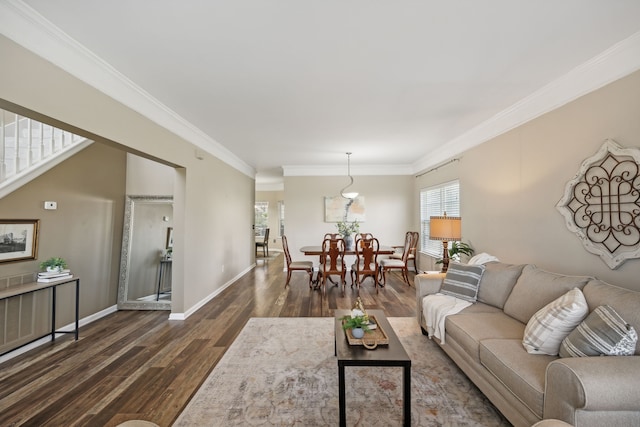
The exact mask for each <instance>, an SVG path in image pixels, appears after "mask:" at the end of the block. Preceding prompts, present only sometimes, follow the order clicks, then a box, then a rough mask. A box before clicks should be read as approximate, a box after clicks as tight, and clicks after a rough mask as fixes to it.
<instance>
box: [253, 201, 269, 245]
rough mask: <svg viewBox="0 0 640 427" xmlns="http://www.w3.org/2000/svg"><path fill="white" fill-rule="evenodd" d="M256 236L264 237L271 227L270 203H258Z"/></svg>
mask: <svg viewBox="0 0 640 427" xmlns="http://www.w3.org/2000/svg"><path fill="white" fill-rule="evenodd" d="M255 209H256V219H255V235H256V236H261V237H262V236H264V231H265V230H266V229H267V227H269V202H256V204H255Z"/></svg>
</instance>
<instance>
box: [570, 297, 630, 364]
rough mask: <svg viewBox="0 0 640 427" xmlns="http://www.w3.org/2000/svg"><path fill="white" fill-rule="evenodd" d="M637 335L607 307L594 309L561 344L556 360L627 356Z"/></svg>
mask: <svg viewBox="0 0 640 427" xmlns="http://www.w3.org/2000/svg"><path fill="white" fill-rule="evenodd" d="M637 342H638V334H637V333H636V330H635V329H634V328H633V326H631V325H629V324H628V323H627V322H625V321H624V319H623V318H622V317H620V315H619V314H618V313H617V312H616V311H615V310H614V309H613V307H611V306H608V305H601V306H599V307H596V309H595V310H593V312H591V314H590V315H589V316H588V317H587V318H586V319H584V321H583V322H582V323H581V324H580V325H578V327H577V328H576V329H574V330H573V332H571V333H570V334H569V336H567V338H565V339H564V340H563V341H562V345H561V346H560V357H585V356H631V355H633V353H634V352H635V349H636V343H637Z"/></svg>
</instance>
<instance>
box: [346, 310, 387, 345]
mask: <svg viewBox="0 0 640 427" xmlns="http://www.w3.org/2000/svg"><path fill="white" fill-rule="evenodd" d="M369 322H373V323H374V324H375V325H376V327H375V329H372V330H371V331H369V332H365V333H364V337H362V338H354V337H353V334H352V332H351V329H345V330H344V332H345V335H346V336H347V342H348V343H349V344H350V345H363V346H365V347H366V348H369V349H372V348H376V346H378V345H385V344H389V337H388V336H387V334H386V332H385V331H384V329H382V325H380V323H378V320H377V319H376V317H375V316H369Z"/></svg>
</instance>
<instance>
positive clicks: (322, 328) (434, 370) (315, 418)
mask: <svg viewBox="0 0 640 427" xmlns="http://www.w3.org/2000/svg"><path fill="white" fill-rule="evenodd" d="M389 322H390V323H391V325H392V327H393V329H394V331H395V332H396V334H397V335H398V336H399V338H400V340H401V341H402V344H403V346H404V348H405V350H406V351H407V353H408V354H409V356H410V357H411V359H412V366H411V424H412V425H413V426H510V424H509V423H508V422H507V421H506V420H505V419H504V418H503V417H502V416H501V415H500V413H499V412H498V411H497V410H496V409H495V408H494V407H493V406H492V405H491V403H490V402H489V401H488V400H487V399H486V398H485V397H484V396H483V395H482V393H480V391H479V390H478V389H477V388H476V387H475V386H474V385H473V384H472V383H471V381H469V379H467V377H466V376H465V375H464V374H463V373H462V372H461V371H460V370H459V369H458V368H457V367H456V366H455V364H454V363H453V362H452V361H451V360H450V359H449V358H448V357H447V356H446V354H444V352H442V350H441V349H440V348H439V347H438V346H437V345H436V344H435V343H434V342H432V341H430V340H429V339H427V338H426V337H425V336H424V335H422V333H421V331H420V327H419V326H418V324H417V321H416V319H415V318H413V317H395V318H393V317H392V318H389ZM372 351H375V350H372ZM333 353H334V319H333V318H252V319H250V320H249V322H248V323H247V325H246V326H245V327H244V329H243V330H242V331H241V332H240V334H239V336H238V337H237V338H236V340H235V341H234V343H233V344H232V345H231V347H230V348H229V349H228V351H227V352H226V353H225V355H224V356H223V357H222V359H221V360H220V362H219V363H218V365H217V366H216V367H215V368H214V370H213V371H212V372H211V374H210V375H209V377H208V378H207V379H206V380H205V382H204V383H203V385H202V386H201V387H200V389H199V390H198V391H197V392H196V394H195V396H194V397H193V399H191V401H190V402H189V403H188V405H187V406H186V408H185V409H184V411H183V412H182V413H181V414H180V416H179V417H178V419H177V420H176V423H175V424H174V426H178V427H187V426H188V427H192V426H337V425H338V420H339V412H338V364H337V361H336V358H335V356H334V354H333ZM345 372H346V373H345V376H346V385H347V387H346V402H347V425H349V426H384V427H387V426H395V425H401V420H402V369H401V368H397V367H396V368H394V367H389V368H380V367H347V368H346V370H345Z"/></svg>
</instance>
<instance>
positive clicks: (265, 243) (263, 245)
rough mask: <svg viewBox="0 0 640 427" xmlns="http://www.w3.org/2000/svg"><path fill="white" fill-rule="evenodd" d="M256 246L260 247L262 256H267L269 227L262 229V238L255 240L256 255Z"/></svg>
mask: <svg viewBox="0 0 640 427" xmlns="http://www.w3.org/2000/svg"><path fill="white" fill-rule="evenodd" d="M258 248H262V256H266V257H267V256H269V229H268V228H265V229H264V240H263V241H262V242H256V256H258Z"/></svg>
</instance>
